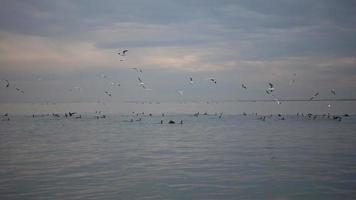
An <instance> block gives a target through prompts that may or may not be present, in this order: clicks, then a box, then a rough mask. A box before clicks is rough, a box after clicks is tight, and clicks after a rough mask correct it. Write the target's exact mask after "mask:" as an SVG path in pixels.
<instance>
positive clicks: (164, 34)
mask: <svg viewBox="0 0 356 200" xmlns="http://www.w3.org/2000/svg"><path fill="white" fill-rule="evenodd" d="M0 3H1V7H0V76H1V77H0V78H1V79H7V80H9V81H10V84H11V85H10V88H6V87H5V85H6V82H5V81H3V80H2V82H1V84H2V85H1V88H0V97H1V99H0V101H1V102H39V101H54V102H96V101H98V100H101V101H128V100H141V99H143V100H152V101H176V100H180V99H182V98H183V99H185V100H223V99H252V98H269V97H268V96H266V93H265V89H266V87H267V83H268V82H272V83H274V85H275V88H276V91H275V93H276V95H277V96H278V97H279V98H309V97H310V96H312V95H313V94H314V93H316V92H319V93H320V98H330V97H333V96H332V94H331V93H330V89H335V91H336V93H337V97H339V98H353V97H356V84H355V83H356V56H355V55H356V37H355V35H356V3H355V1H353V0H343V1H335V0H273V1H268V0H253V1H251V0H231V1H223V0H222V1H210V0H195V1H193V0H191V1H187V0H180V1H173V0H155V1H151V0H146V1H145V0H130V1H119V0H107V1H94V0H75V1H74V0H73V1H69V0H68V1H67V0H63V1H47V0H26V1H25V0H22V1H19V0H0ZM124 49H128V50H129V51H128V54H127V55H126V56H125V58H124V59H125V61H120V59H122V57H121V56H119V55H118V54H117V52H119V51H122V50H124ZM132 67H138V68H142V69H143V73H142V74H140V76H141V78H142V79H143V81H144V82H145V84H146V85H147V87H149V88H151V89H152V90H151V91H145V90H143V89H142V88H140V87H139V84H138V81H137V76H138V75H139V74H138V73H137V72H135V71H134V70H132V69H130V68H132ZM294 73H296V76H294V75H293V74H294ZM103 76H107V78H106V79H105V78H103ZM189 76H192V77H193V78H194V80H195V84H193V85H191V84H189ZM211 77H214V78H216V79H217V84H216V85H215V84H213V83H212V82H209V80H208V79H209V78H211ZM292 79H295V82H294V83H293V84H292V85H290V84H289V82H290V81H291V80H292ZM113 81H115V82H119V83H120V84H121V86H120V87H112V86H111V82H113ZM242 83H244V84H246V85H247V87H248V90H247V91H246V90H243V89H242V88H241V84H242ZM15 87H18V88H21V89H22V90H24V91H25V93H24V94H20V93H19V92H18V91H16V90H15ZM75 87H80V88H81V89H80V91H76V90H75V89H73V88H75ZM11 88H12V89H11ZM179 90H183V91H184V95H183V96H181V95H180V94H179V93H178V91H179ZM104 91H111V92H112V97H110V98H109V97H108V96H107V95H105V93H104Z"/></svg>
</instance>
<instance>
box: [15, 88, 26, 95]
mask: <svg viewBox="0 0 356 200" xmlns="http://www.w3.org/2000/svg"><path fill="white" fill-rule="evenodd" d="M15 89H16V90H17V91H19V92H21V93H22V94H23V93H25V92H24V91H23V90H21V89H20V88H15Z"/></svg>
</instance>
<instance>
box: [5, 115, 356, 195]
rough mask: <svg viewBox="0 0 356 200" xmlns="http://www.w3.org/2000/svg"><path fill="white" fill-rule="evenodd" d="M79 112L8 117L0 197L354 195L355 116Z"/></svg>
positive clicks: (355, 166)
mask: <svg viewBox="0 0 356 200" xmlns="http://www.w3.org/2000/svg"><path fill="white" fill-rule="evenodd" d="M75 116H77V117H75ZM80 116H81V118H79V114H76V115H74V116H72V117H67V118H65V117H64V116H63V115H60V117H58V116H53V115H51V114H49V115H45V114H41V115H35V116H32V115H29V114H22V115H20V114H17V115H11V116H10V117H9V119H10V120H9V121H8V120H7V118H5V117H2V121H0V199H1V200H10V199H16V200H19V199H20V200H21V199H36V200H37V199H46V200H48V199H58V200H59V199H86V200H88V199H106V200H110V199H113V200H114V199H115V200H116V199H155V200H156V199H323V200H325V199H356V116H354V115H350V116H346V117H344V116H342V120H341V121H340V120H335V119H333V117H332V116H330V117H327V116H317V117H316V118H314V117H308V116H305V115H304V116H301V115H298V116H297V115H283V116H282V117H281V116H277V115H273V116H270V115H268V116H266V117H265V118H262V117H261V116H259V115H256V114H246V115H241V114H234V115H232V114H222V115H221V113H217V114H215V113H206V115H205V113H199V115H198V116H193V115H192V114H165V115H164V116H162V114H153V115H152V116H149V115H148V113H127V114H107V115H105V118H99V119H98V118H97V117H96V115H94V114H92V113H83V114H80ZM219 116H221V117H219ZM161 120H162V124H161ZM169 121H174V122H175V123H174V124H169ZM181 121H182V124H181V123H180V122H181Z"/></svg>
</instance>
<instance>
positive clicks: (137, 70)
mask: <svg viewBox="0 0 356 200" xmlns="http://www.w3.org/2000/svg"><path fill="white" fill-rule="evenodd" d="M132 69H133V70H135V71H136V72H137V73H139V72H140V73H142V69H139V68H137V67H133V68H132Z"/></svg>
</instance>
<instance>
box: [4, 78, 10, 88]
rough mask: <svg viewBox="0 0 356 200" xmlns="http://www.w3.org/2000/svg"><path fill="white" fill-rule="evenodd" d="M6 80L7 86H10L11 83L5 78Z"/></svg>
mask: <svg viewBox="0 0 356 200" xmlns="http://www.w3.org/2000/svg"><path fill="white" fill-rule="evenodd" d="M4 81H5V82H6V87H7V88H8V87H9V86H10V83H9V81H8V80H6V79H4Z"/></svg>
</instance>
